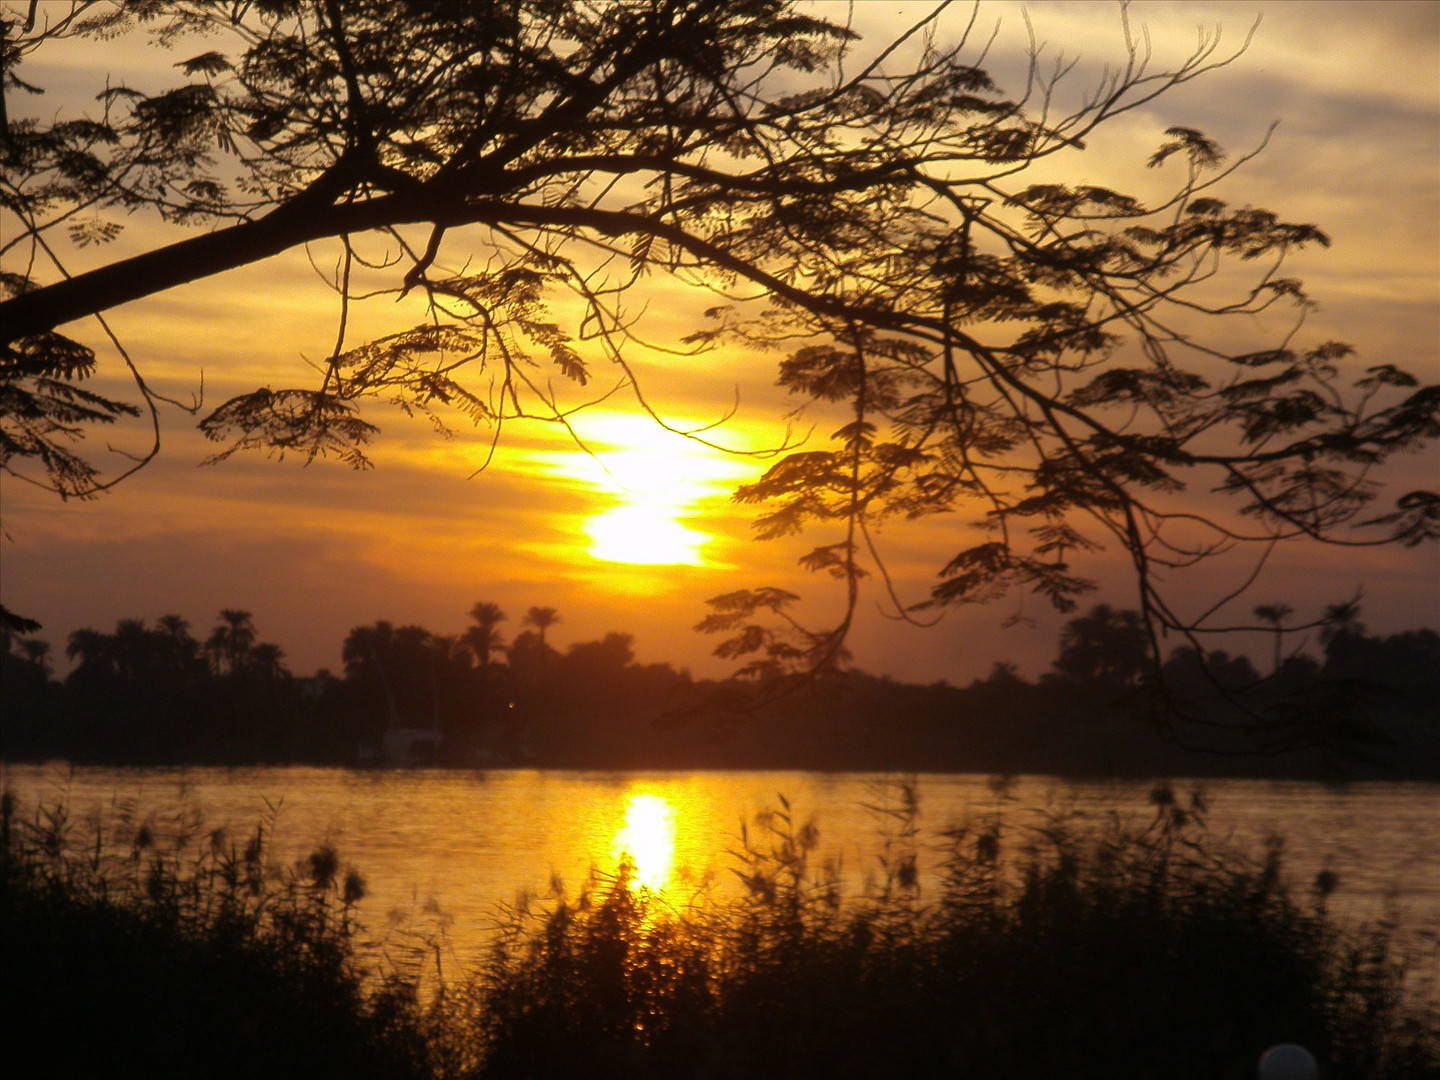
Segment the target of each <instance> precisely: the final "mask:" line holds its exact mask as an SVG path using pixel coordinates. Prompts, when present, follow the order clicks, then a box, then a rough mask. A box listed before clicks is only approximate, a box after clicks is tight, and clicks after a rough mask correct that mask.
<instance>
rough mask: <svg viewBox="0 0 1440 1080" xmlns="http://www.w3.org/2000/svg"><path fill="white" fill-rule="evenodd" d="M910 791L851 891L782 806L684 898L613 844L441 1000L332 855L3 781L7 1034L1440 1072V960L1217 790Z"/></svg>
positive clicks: (619, 1065)
mask: <svg viewBox="0 0 1440 1080" xmlns="http://www.w3.org/2000/svg"><path fill="white" fill-rule="evenodd" d="M897 790H898V792H899V795H900V797H899V798H898V799H892V800H888V801H887V804H886V805H887V807H888V809H886V810H885V811H884V813H885V815H886V816H885V821H884V827H883V829H882V832H881V838H880V842H879V848H878V851H877V853H876V864H875V865H876V866H877V867H878V868H879V874H878V876H877V877H876V878H875V879H874V880H873V882H872V883H871V885H870V886H869V887H867V888H866V889H865V890H864V891H863V892H862V893H860V894H858V895H853V896H847V895H845V894H844V892H843V890H842V888H841V885H840V882H839V875H838V874H837V873H836V872H835V869H834V868H833V867H828V866H826V865H825V864H824V863H823V862H822V861H821V859H820V856H819V850H818V833H817V832H816V830H815V829H814V827H813V826H811V825H809V824H806V823H802V822H801V821H800V820H799V818H798V817H797V816H796V814H795V813H794V811H793V810H792V808H791V807H790V806H789V804H788V803H785V802H784V801H783V800H782V801H781V803H780V805H779V807H778V808H777V809H776V810H775V811H773V812H772V813H770V814H769V815H767V816H765V817H764V818H763V819H762V820H761V821H759V822H758V823H757V826H756V828H755V829H754V830H747V831H745V832H744V833H743V834H742V835H741V837H740V838H739V843H738V845H737V846H736V848H735V850H734V866H733V872H734V875H735V880H736V881H737V882H738V883H739V885H740V886H741V887H740V888H739V889H736V890H723V889H714V890H710V891H701V892H699V893H697V895H696V896H695V897H693V898H692V899H691V900H689V901H687V902H685V903H677V902H676V901H674V900H673V899H670V898H668V897H667V896H666V895H665V894H656V893H652V892H649V891H647V890H646V889H644V888H640V887H637V886H636V885H635V882H634V880H633V870H632V868H630V867H628V866H625V865H622V866H621V868H620V870H619V872H618V873H617V874H616V875H614V876H611V877H608V878H605V877H600V876H596V877H595V878H594V879H593V880H592V882H591V884H590V886H589V887H587V888H586V889H585V890H584V891H583V892H582V893H581V894H580V895H578V896H576V897H573V898H570V899H563V898H557V899H555V900H554V901H553V902H551V903H549V905H548V906H545V907H538V908H532V909H526V910H519V909H517V910H513V911H511V913H510V918H509V919H508V921H507V923H506V925H505V927H504V928H503V930H502V932H500V933H499V934H498V935H497V936H496V938H495V939H494V941H493V943H492V945H491V947H490V950H489V952H488V953H487V955H486V958H485V960H484V962H483V963H482V964H481V965H480V966H479V967H478V968H477V969H476V970H475V971H474V972H473V973H472V974H470V975H469V976H468V977H465V978H461V979H453V978H452V979H451V980H450V981H449V982H448V983H447V984H446V985H444V986H442V987H440V988H439V990H438V992H435V993H432V994H424V995H422V994H421V993H420V992H419V991H418V989H417V987H418V986H419V984H420V973H419V969H418V965H417V963H415V962H414V957H413V956H412V957H411V960H410V961H409V962H406V961H404V960H403V959H402V960H401V962H400V963H399V966H398V967H396V966H395V965H394V964H393V963H392V964H391V965H390V966H388V967H386V966H384V965H378V964H371V965H370V966H367V963H366V962H362V959H361V957H362V955H368V954H366V953H365V951H364V949H363V948H362V931H361V928H360V927H359V926H358V924H357V922H356V920H355V903H356V902H357V901H358V900H359V898H360V896H361V895H362V893H363V884H362V883H361V882H360V880H359V879H358V877H357V876H356V875H355V874H354V873H353V872H350V873H347V872H345V871H344V868H343V867H342V865H341V863H340V861H339V859H338V857H337V856H336V854H335V852H334V851H333V849H331V848H329V847H328V846H325V845H322V846H321V847H319V848H317V850H316V851H315V852H314V853H313V854H312V855H311V856H310V857H309V858H308V859H306V860H304V861H303V862H302V863H300V864H299V865H297V866H295V867H291V868H288V869H281V870H277V869H275V868H273V867H268V866H267V864H266V855H265V843H264V840H265V836H266V828H267V826H266V824H265V823H262V824H261V825H260V827H259V828H258V829H257V831H256V832H255V833H254V834H252V835H250V836H249V837H247V838H246V839H245V842H244V843H231V842H230V840H229V839H228V838H227V837H226V836H225V835H224V834H223V833H205V832H204V831H203V829H202V828H200V827H199V826H198V825H195V826H193V827H189V828H184V827H181V828H172V829H168V830H158V831H157V830H155V829H152V828H151V827H149V826H147V825H143V824H142V825H139V826H134V825H133V823H132V824H129V825H127V826H126V828H124V829H119V830H117V829H114V828H112V829H111V830H110V832H109V834H108V838H107V836H106V835H102V833H101V830H92V834H87V833H86V831H85V830H83V829H79V828H76V827H75V826H74V824H73V823H71V822H70V821H69V820H68V819H67V818H66V816H65V813H64V811H63V809H50V810H45V811H40V812H37V813H36V814H35V815H34V817H33V818H29V819H25V820H23V821H22V820H21V819H20V818H19V817H18V815H17V814H16V812H15V806H14V802H13V800H11V799H9V798H8V797H7V799H6V802H5V805H4V823H3V828H4V832H3V838H0V839H3V859H0V941H3V975H0V985H3V986H4V1001H3V1008H4V1013H5V1017H6V1023H5V1031H6V1035H5V1041H6V1045H5V1047H4V1048H3V1051H0V1052H3V1053H4V1054H5V1059H6V1060H7V1061H10V1062H25V1061H30V1062H33V1063H34V1066H35V1067H34V1068H32V1069H31V1070H30V1071H31V1072H34V1073H37V1074H38V1073H39V1072H42V1071H43V1072H45V1073H46V1074H47V1075H94V1076H104V1075H107V1074H110V1073H112V1072H116V1071H122V1070H123V1071H125V1072H131V1071H134V1072H137V1073H140V1074H144V1075H147V1076H199V1075H206V1076H242V1075H243V1076H254V1077H266V1076H269V1077H276V1076H304V1077H323V1076H336V1077H340V1076H345V1077H396V1078H401V1077H419V1076H433V1077H437V1078H451V1077H454V1078H474V1080H482V1078H511V1077H516V1078H518V1077H530V1078H544V1077H566V1078H569V1077H576V1078H579V1077H597V1078H598V1077H616V1078H625V1080H643V1078H652V1077H653V1078H670V1077H677V1078H679V1077H686V1078H697V1080H700V1078H730V1077H735V1078H739V1077H747V1078H765V1077H777V1078H778V1077H811V1076H823V1077H834V1078H847V1077H856V1078H859V1077H865V1078H885V1077H897V1078H898V1077H907V1078H920V1077H930V1076H937V1077H938V1076H946V1077H955V1076H961V1077H966V1076H976V1077H986V1078H987V1080H1006V1078H1015V1080H1038V1078H1041V1077H1059V1076H1065V1077H1078V1078H1084V1077H1105V1078H1107V1080H1114V1078H1121V1080H1124V1078H1134V1080H1141V1078H1144V1077H1164V1078H1167V1080H1184V1078H1189V1077H1194V1078H1202V1077H1203V1078H1205V1080H1220V1078H1226V1077H1235V1078H1237V1080H1238V1078H1250V1077H1253V1076H1254V1075H1255V1063H1256V1061H1257V1060H1258V1058H1259V1056H1260V1054H1261V1052H1263V1051H1264V1050H1265V1049H1266V1048H1267V1047H1269V1046H1271V1045H1274V1044H1276V1043H1281V1042H1297V1043H1301V1044H1303V1045H1305V1046H1307V1047H1309V1048H1310V1049H1311V1050H1312V1051H1313V1052H1314V1053H1315V1054H1316V1056H1317V1057H1318V1058H1319V1059H1320V1060H1321V1061H1322V1062H1323V1063H1324V1067H1325V1072H1324V1074H1323V1075H1325V1076H1326V1077H1327V1080H1344V1078H1359V1077H1365V1078H1369V1080H1399V1078H1401V1077H1404V1078H1406V1080H1419V1078H1426V1077H1437V1076H1440V1008H1437V1001H1436V995H1435V985H1434V981H1433V971H1432V970H1431V969H1428V968H1426V967H1425V966H1424V962H1422V961H1431V960H1433V959H1434V957H1433V956H1430V957H1425V958H1422V957H1420V956H1417V955H1415V954H1414V953H1413V952H1409V953H1407V952H1406V951H1405V950H1404V949H1401V948H1400V947H1398V945H1397V942H1398V941H1399V940H1400V939H1399V936H1398V934H1397V932H1396V930H1397V928H1396V926H1395V924H1394V923H1393V922H1390V921H1382V922H1381V923H1380V924H1378V925H1376V926H1373V927H1370V928H1362V929H1361V930H1359V931H1355V932H1345V931H1342V929H1340V928H1339V926H1338V925H1337V923H1336V921H1335V920H1334V919H1332V918H1331V917H1330V916H1329V915H1328V914H1327V912H1326V908H1325V896H1326V894H1327V892H1328V890H1329V889H1330V888H1331V887H1333V879H1330V878H1327V877H1325V876H1323V875H1322V877H1321V879H1319V880H1318V881H1317V883H1316V888H1315V889H1313V890H1312V891H1311V892H1310V893H1309V894H1308V895H1307V896H1305V897H1303V898H1297V897H1296V896H1294V895H1292V891H1291V889H1290V887H1289V886H1287V884H1286V881H1285V879H1284V876H1283V874H1282V872H1281V871H1282V863H1281V849H1280V847H1279V845H1278V844H1276V845H1273V846H1272V847H1270V848H1269V849H1268V850H1267V853H1266V855H1265V857H1264V858H1262V859H1259V860H1252V859H1249V858H1245V857H1243V856H1241V855H1239V854H1236V853H1234V852H1232V851H1228V850H1226V849H1225V847H1224V845H1222V844H1220V843H1218V842H1217V841H1215V840H1214V839H1213V838H1212V837H1210V836H1209V835H1208V834H1207V833H1206V831H1205V829H1204V822H1203V817H1204V806H1203V802H1202V801H1201V800H1199V798H1198V797H1196V798H1194V799H1191V800H1189V801H1184V800H1182V799H1180V798H1178V797H1177V796H1176V794H1175V793H1174V791H1173V790H1172V789H1170V788H1169V787H1166V786H1161V787H1157V788H1156V789H1155V791H1154V792H1153V794H1152V796H1151V803H1152V808H1153V815H1152V816H1151V817H1150V819H1149V820H1148V821H1146V822H1144V823H1142V824H1139V825H1127V824H1125V823H1124V822H1123V821H1122V820H1121V818H1120V816H1119V815H1118V814H1116V815H1114V816H1113V817H1111V818H1109V819H1107V820H1102V821H1098V822H1097V821H1080V820H1078V819H1076V818H1074V817H1072V816H1068V815H1066V814H1064V813H1056V814H1054V815H1052V816H1050V817H1049V818H1047V819H1045V820H1044V821H1043V822H1042V823H1041V824H1040V825H1038V826H1033V827H1019V826H1014V827H1012V826H1011V825H1010V824H1009V823H1008V822H1007V821H1006V820H1005V819H1004V817H1003V816H1002V815H1001V814H999V813H998V812H997V813H995V814H992V815H990V816H986V817H982V818H977V819H976V820H974V821H971V822H967V823H961V824H958V825H956V826H954V827H952V828H950V829H948V830H946V831H945V832H943V833H941V834H939V835H938V836H936V837H934V838H933V839H932V838H927V837H926V836H924V835H922V833H921V831H920V829H919V828H918V825H917V807H916V805H915V800H914V794H913V789H912V788H909V787H908V786H904V785H901V786H900V787H899V788H898V789H897ZM159 832H164V834H165V836H166V837H167V839H166V840H165V841H164V842H163V843H162V842H161V840H160V839H159ZM932 845H940V846H942V847H943V858H942V872H941V875H940V879H939V883H938V885H930V886H926V885H924V884H923V883H922V875H921V874H920V873H919V872H918V870H917V867H918V866H919V865H920V863H921V861H922V858H923V857H924V856H925V854H926V853H927V849H928V848H929V847H931V846H932ZM1427 975H1429V976H1430V977H1429V978H1428V979H1427V977H1426V976H1427ZM422 998H423V999H424V1000H422ZM22 1074H24V1070H23V1069H22V1071H21V1073H15V1074H13V1075H22Z"/></svg>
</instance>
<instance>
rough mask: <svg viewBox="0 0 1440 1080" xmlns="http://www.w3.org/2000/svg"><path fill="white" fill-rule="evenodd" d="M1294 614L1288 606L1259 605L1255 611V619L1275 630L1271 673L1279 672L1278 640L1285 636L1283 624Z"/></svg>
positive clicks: (1293, 610) (1292, 609)
mask: <svg viewBox="0 0 1440 1080" xmlns="http://www.w3.org/2000/svg"><path fill="white" fill-rule="evenodd" d="M1294 613H1295V609H1294V608H1292V607H1291V606H1290V605H1289V604H1261V605H1260V606H1259V607H1257V608H1256V609H1255V617H1256V618H1257V619H1259V620H1261V621H1262V622H1267V623H1269V624H1270V625H1271V626H1273V627H1274V628H1275V661H1274V665H1273V666H1272V667H1271V669H1270V670H1271V672H1272V673H1273V672H1276V671H1279V670H1280V639H1281V638H1282V637H1284V635H1285V627H1284V625H1283V624H1284V622H1285V620H1286V619H1288V618H1289V617H1290V616H1291V615H1293V614H1294Z"/></svg>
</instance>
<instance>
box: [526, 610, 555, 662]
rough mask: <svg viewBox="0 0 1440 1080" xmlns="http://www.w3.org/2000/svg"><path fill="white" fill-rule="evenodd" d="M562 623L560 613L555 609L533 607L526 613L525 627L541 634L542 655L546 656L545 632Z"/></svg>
mask: <svg viewBox="0 0 1440 1080" xmlns="http://www.w3.org/2000/svg"><path fill="white" fill-rule="evenodd" d="M559 621H560V613H559V612H558V611H556V610H555V609H554V608H553V607H532V608H531V609H530V610H529V611H527V612H525V625H526V626H533V627H535V629H536V630H538V631H539V632H540V655H541V656H544V655H545V631H546V630H547V629H549V628H550V627H552V626H554V625H555V624H556V623H558V622H559Z"/></svg>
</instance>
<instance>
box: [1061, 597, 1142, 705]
mask: <svg viewBox="0 0 1440 1080" xmlns="http://www.w3.org/2000/svg"><path fill="white" fill-rule="evenodd" d="M1148 650H1149V640H1148V638H1147V637H1146V635H1145V623H1144V621H1143V620H1142V619H1141V617H1140V613H1139V612H1138V611H1130V610H1125V609H1121V610H1117V609H1115V608H1112V607H1111V606H1110V605H1109V604H1096V605H1095V606H1094V607H1093V608H1091V609H1090V612H1089V614H1086V615H1081V616H1080V617H1079V618H1075V619H1071V620H1070V621H1069V622H1067V623H1066V624H1065V627H1064V629H1063V630H1061V632H1060V654H1059V655H1058V656H1057V657H1056V658H1055V661H1054V664H1053V666H1054V668H1055V670H1057V671H1059V672H1060V673H1061V674H1062V675H1066V676H1068V677H1070V678H1072V679H1075V680H1077V681H1079V682H1103V683H1108V684H1110V685H1112V686H1119V687H1129V686H1134V685H1135V683H1136V682H1137V681H1138V680H1139V678H1140V676H1141V675H1142V674H1143V673H1144V671H1145V663H1146V660H1147V658H1148V656H1149V651H1148Z"/></svg>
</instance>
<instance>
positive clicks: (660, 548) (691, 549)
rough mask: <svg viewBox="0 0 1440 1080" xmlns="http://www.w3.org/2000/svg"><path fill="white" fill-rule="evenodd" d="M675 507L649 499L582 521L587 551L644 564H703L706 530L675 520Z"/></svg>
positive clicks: (608, 560) (610, 559)
mask: <svg viewBox="0 0 1440 1080" xmlns="http://www.w3.org/2000/svg"><path fill="white" fill-rule="evenodd" d="M675 513H676V511H675V508H673V507H670V506H664V505H652V504H648V503H630V504H628V505H622V506H617V507H616V508H615V509H614V510H610V511H607V512H606V513H603V514H600V515H598V516H597V517H592V518H591V519H590V520H589V521H587V522H586V523H585V532H586V533H587V534H588V535H589V537H590V539H591V541H592V543H591V544H590V549H589V550H590V554H591V555H592V556H594V557H595V558H597V559H604V560H605V561H606V562H618V563H634V564H637V565H644V566H669V565H678V564H683V565H686V566H700V565H703V563H704V560H703V559H702V558H701V556H700V549H701V548H702V547H704V546H705V545H706V544H708V543H709V542H710V537H709V536H707V535H706V534H705V533H702V532H697V531H696V530H694V529H690V528H686V527H685V526H684V525H682V524H680V522H678V521H676V520H675Z"/></svg>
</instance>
